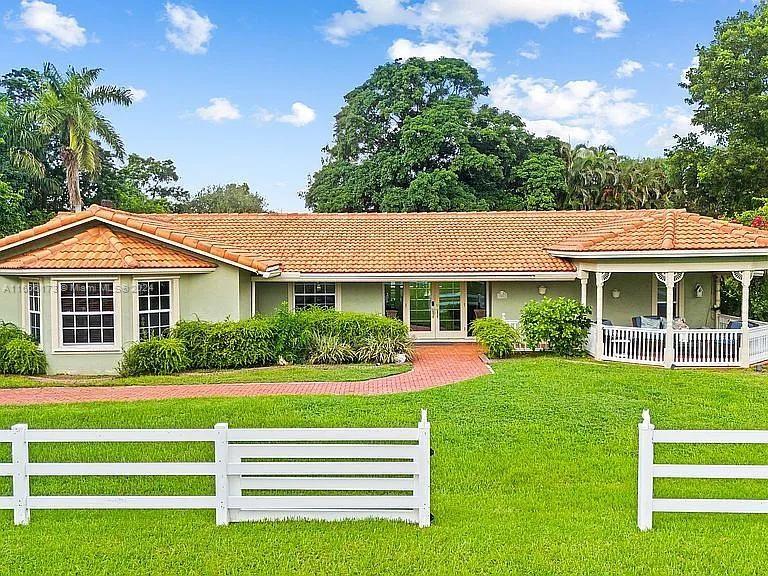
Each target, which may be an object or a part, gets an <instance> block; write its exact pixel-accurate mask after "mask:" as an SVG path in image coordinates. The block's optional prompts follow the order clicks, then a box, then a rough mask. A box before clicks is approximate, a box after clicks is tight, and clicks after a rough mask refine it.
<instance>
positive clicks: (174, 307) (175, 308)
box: [131, 276, 179, 342]
mask: <svg viewBox="0 0 768 576" xmlns="http://www.w3.org/2000/svg"><path fill="white" fill-rule="evenodd" d="M158 281H167V282H170V284H171V286H170V287H171V328H173V327H174V326H175V325H176V323H177V322H178V321H179V277H178V276H135V277H134V278H133V283H132V285H131V292H133V334H132V337H133V342H140V340H139V282H158Z"/></svg>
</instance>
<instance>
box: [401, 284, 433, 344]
mask: <svg viewBox="0 0 768 576" xmlns="http://www.w3.org/2000/svg"><path fill="white" fill-rule="evenodd" d="M408 321H409V324H410V327H411V334H412V335H413V337H414V338H434V337H435V329H434V325H433V323H432V283H431V282H410V283H409V284H408Z"/></svg>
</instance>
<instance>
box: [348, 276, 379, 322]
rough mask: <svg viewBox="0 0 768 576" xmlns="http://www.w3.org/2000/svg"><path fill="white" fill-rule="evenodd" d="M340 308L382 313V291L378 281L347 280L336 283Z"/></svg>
mask: <svg viewBox="0 0 768 576" xmlns="http://www.w3.org/2000/svg"><path fill="white" fill-rule="evenodd" d="M337 290H339V292H340V300H339V302H340V306H339V308H340V309H341V310H344V311H347V312H367V313H369V314H383V313H384V310H383V305H384V292H383V291H382V288H381V283H379V282H348V283H346V284H338V287H337Z"/></svg>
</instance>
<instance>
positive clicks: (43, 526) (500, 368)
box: [0, 357, 768, 576]
mask: <svg viewBox="0 0 768 576" xmlns="http://www.w3.org/2000/svg"><path fill="white" fill-rule="evenodd" d="M494 368H495V374H493V375H489V376H484V377H481V378H478V379H475V380H472V381H469V382H465V383H461V384H457V385H452V386H447V387H443V388H436V389H433V390H428V391H424V392H420V393H415V394H401V395H391V396H379V397H330V396H328V397H262V398H253V399H203V400H184V401H176V400H174V401H159V402H135V403H124V404H118V403H114V404H113V403H110V404H106V403H105V404H89V405H56V406H31V407H17V408H10V407H9V408H4V409H0V427H7V426H10V425H12V424H14V423H16V422H27V423H29V424H30V426H32V427H75V426H82V427H121V426H124V427H209V426H213V424H214V423H216V422H229V423H230V426H233V427H239V426H270V427H271V426H393V425H394V426H400V425H405V426H411V425H415V424H416V422H417V420H418V418H419V409H420V408H421V407H426V408H428V409H429V415H430V420H431V422H432V431H433V446H434V449H435V455H434V458H433V476H432V478H433V489H432V502H433V512H434V514H435V516H436V523H435V525H434V526H433V527H431V528H428V529H419V528H416V527H413V526H409V525H405V524H398V523H389V522H376V521H366V522H344V523H334V524H325V523H311V522H278V523H266V524H240V525H231V526H228V527H223V528H219V527H216V526H215V525H214V520H213V519H214V515H213V512H212V511H152V512H144V511H114V512H113V511H108V512H104V511H38V512H33V513H32V523H31V524H30V525H29V526H28V527H21V528H18V527H14V526H13V525H12V515H11V513H10V512H2V513H0V558H2V559H3V561H2V562H0V574H9V575H10V574H13V575H19V574H34V575H35V576H39V575H43V574H44V575H46V576H47V575H49V574H88V575H96V574H104V575H107V574H108V575H114V574H147V575H149V574H163V575H168V574H180V575H184V576H189V575H192V574H195V575H196V574H227V575H233V574H295V573H303V574H333V575H336V574H402V575H413V574H457V573H458V574H486V573H496V574H521V575H522V574H526V575H527V574H541V575H545V574H546V575H551V574H585V575H586V574H589V575H594V574H610V575H615V574H644V575H647V574H653V575H658V574H681V575H682V574H762V573H764V571H765V566H766V564H768V544H766V537H765V535H766V532H768V518H766V517H764V516H746V515H702V514H699V515H689V514H676V515H671V514H666V515H663V514H658V515H656V517H655V528H654V530H653V531H651V532H648V533H640V532H639V531H638V530H637V529H636V528H635V502H636V492H635V487H636V458H637V422H638V420H639V418H640V412H641V409H642V408H650V409H651V411H652V415H653V419H654V421H655V423H656V425H657V426H658V427H659V428H674V427H685V428H768V376H766V375H761V374H756V373H754V372H746V371H733V372H724V371H722V372H716V371H699V372H695V371H684V370H674V371H670V370H662V369H653V368H642V367H630V366H622V365H619V364H597V363H593V362H589V361H566V360H560V359H555V358H535V357H528V358H522V359H518V360H512V361H508V362H501V363H497V364H495V366H494ZM699 448H701V449H699ZM54 454H55V458H56V459H58V460H63V459H66V460H70V461H72V460H74V461H78V460H81V461H82V460H84V459H88V458H93V459H99V458H104V457H110V458H113V459H135V460H146V459H149V458H157V459H179V460H185V459H187V460H191V459H195V458H199V457H200V456H202V455H210V451H209V450H207V449H203V448H201V447H192V446H188V445H182V446H173V447H169V446H164V447H160V446H157V445H142V446H139V447H136V448H133V449H128V448H126V447H123V448H118V447H116V446H114V445H98V446H90V447H83V446H79V447H65V446H59V445H46V446H37V447H36V449H35V450H33V452H32V458H33V460H34V459H40V458H52V457H54V456H53V455H54ZM4 457H5V458H6V459H7V458H8V452H7V451H6V452H5V453H4ZM657 460H665V461H668V462H672V461H678V462H680V461H687V462H703V461H711V462H721V463H756V462H763V463H765V462H768V451H766V450H764V449H761V448H759V447H743V448H737V449H728V450H726V449H724V448H723V447H717V446H706V447H697V448H696V449H694V448H691V447H677V448H675V447H670V446H664V447H661V448H659V449H657ZM37 480H39V481H38V482H34V483H33V487H32V489H33V493H38V494H41V493H52V492H54V491H56V490H67V491H70V492H71V491H75V492H79V493H87V492H89V491H95V490H97V489H99V488H100V489H101V490H102V491H103V490H111V491H113V492H114V493H129V486H130V487H131V489H130V490H132V491H133V493H145V494H148V493H159V492H162V491H165V492H168V493H170V492H171V491H174V492H176V493H182V492H184V493H198V492H200V491H203V490H206V489H210V487H211V484H210V483H209V482H208V481H207V480H204V479H194V478H193V479H168V480H162V481H159V482H158V480H156V479H151V478H135V479H132V480H130V481H127V480H122V479H108V480H96V479H89V480H86V481H81V480H77V479H71V478H41V479H37ZM97 483H100V484H98V485H97ZM4 486H5V490H6V493H7V491H8V490H9V483H8V482H6V484H5V485H4ZM153 491H154V492H153ZM656 493H657V495H660V496H679V495H684V494H687V495H691V496H697V495H698V496H704V497H713V496H724V497H736V496H743V497H748V498H749V497H751V498H757V497H761V498H768V485H766V484H765V483H760V482H757V481H691V480H679V481H677V480H676V481H666V482H663V483H662V482H659V483H658V486H657V492H656Z"/></svg>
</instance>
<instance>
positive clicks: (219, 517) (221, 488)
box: [214, 423, 229, 526]
mask: <svg viewBox="0 0 768 576" xmlns="http://www.w3.org/2000/svg"><path fill="white" fill-rule="evenodd" d="M214 430H215V431H216V440H215V450H214V461H215V466H216V525H217V526H226V525H227V524H229V476H228V474H227V472H228V467H229V439H228V438H227V433H228V430H229V424H221V423H220V424H216V426H214Z"/></svg>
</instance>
